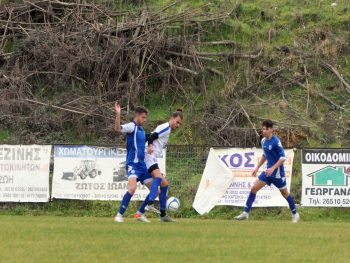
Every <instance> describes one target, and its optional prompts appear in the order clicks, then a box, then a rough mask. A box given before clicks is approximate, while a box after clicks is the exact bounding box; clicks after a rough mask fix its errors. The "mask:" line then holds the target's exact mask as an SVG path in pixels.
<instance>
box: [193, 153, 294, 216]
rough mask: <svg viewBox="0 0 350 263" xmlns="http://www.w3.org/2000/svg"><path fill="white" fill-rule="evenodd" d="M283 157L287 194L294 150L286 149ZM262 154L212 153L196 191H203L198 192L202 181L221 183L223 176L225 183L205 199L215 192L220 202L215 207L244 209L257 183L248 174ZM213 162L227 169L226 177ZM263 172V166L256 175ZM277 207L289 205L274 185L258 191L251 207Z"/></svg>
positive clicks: (198, 209)
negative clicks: (229, 206)
mask: <svg viewBox="0 0 350 263" xmlns="http://www.w3.org/2000/svg"><path fill="white" fill-rule="evenodd" d="M285 153H286V157H287V159H286V161H285V162H284V166H285V175H286V181H287V186H288V190H290V184H291V178H292V168H293V159H294V152H293V150H291V149H288V150H285ZM262 154H263V150H262V149H256V148H252V149H248V148H247V149H241V148H228V149H213V150H211V152H210V154H209V156H208V160H207V166H209V167H206V168H205V171H204V173H203V176H202V181H201V183H200V187H199V189H198V191H202V190H203V189H202V188H201V184H204V181H203V179H204V178H206V180H207V182H208V180H212V181H215V180H217V179H220V180H221V177H223V176H226V178H227V179H226V180H225V184H223V185H221V186H220V187H216V188H214V189H211V192H210V194H208V196H207V198H210V196H214V194H213V193H212V192H216V195H221V198H220V199H219V200H218V201H217V203H216V204H217V205H231V206H242V207H243V206H245V203H246V200H247V198H248V195H249V192H250V189H251V187H252V186H253V184H254V182H255V180H256V177H252V176H251V173H252V171H253V170H254V168H255V167H256V165H257V164H258V162H259V160H260V158H261V157H262ZM213 158H214V159H219V160H220V162H221V163H222V164H223V165H224V166H225V167H226V170H228V171H229V174H227V172H226V171H225V172H223V171H222V169H221V170H218V168H217V164H216V167H214V163H215V162H212V159H213ZM264 170H266V163H265V165H263V166H262V167H261V169H260V170H259V173H258V175H259V174H260V173H261V172H263V171H264ZM207 193H209V192H207ZM202 195H203V194H202ZM216 195H215V196H216ZM196 197H197V196H196ZM196 202H198V201H195V203H196ZM277 206H288V203H287V201H286V200H285V199H284V198H283V197H282V195H281V193H280V191H279V190H278V189H277V188H276V187H275V186H274V185H271V186H268V185H266V186H265V187H264V188H263V189H261V190H260V191H259V192H258V194H257V196H256V199H255V202H254V204H253V207H277ZM196 210H197V211H201V210H200V208H196Z"/></svg>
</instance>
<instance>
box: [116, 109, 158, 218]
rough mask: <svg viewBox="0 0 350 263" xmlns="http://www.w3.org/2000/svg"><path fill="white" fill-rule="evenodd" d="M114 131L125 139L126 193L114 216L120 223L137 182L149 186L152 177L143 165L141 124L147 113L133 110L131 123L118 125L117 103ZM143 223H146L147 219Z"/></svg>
mask: <svg viewBox="0 0 350 263" xmlns="http://www.w3.org/2000/svg"><path fill="white" fill-rule="evenodd" d="M115 111H116V118H115V131H116V132H117V133H123V134H125V135H126V137H127V145H126V148H127V153H126V170H127V176H128V191H127V192H126V193H125V195H124V197H123V200H122V202H121V204H120V208H119V211H118V213H117V215H116V216H115V218H114V220H115V221H116V222H119V223H122V222H123V221H124V220H123V214H124V212H125V210H126V209H127V207H128V205H129V203H130V199H131V198H132V196H133V195H134V193H135V191H136V187H137V182H138V181H140V182H141V183H142V184H146V185H148V187H150V186H151V182H152V176H151V175H150V174H149V173H148V171H147V167H146V164H145V161H144V159H145V142H146V134H145V131H144V130H143V128H142V124H143V123H144V122H145V121H146V119H147V115H148V111H147V110H146V109H145V108H143V107H137V108H136V109H135V118H134V120H133V121H132V122H129V123H127V124H124V125H120V113H121V107H120V105H119V103H118V102H116V103H115ZM145 221H148V220H147V218H146V220H145Z"/></svg>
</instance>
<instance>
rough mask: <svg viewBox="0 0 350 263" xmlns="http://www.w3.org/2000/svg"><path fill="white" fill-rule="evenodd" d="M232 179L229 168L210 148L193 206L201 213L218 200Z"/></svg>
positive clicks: (207, 211)
mask: <svg viewBox="0 0 350 263" xmlns="http://www.w3.org/2000/svg"><path fill="white" fill-rule="evenodd" d="M232 180H233V174H232V173H231V171H230V169H229V168H228V167H227V166H226V165H225V164H224V163H223V162H222V161H221V160H220V159H219V157H218V156H217V153H216V152H215V150H214V149H213V148H211V149H210V152H209V155H208V159H207V163H206V165H205V169H204V172H203V176H202V179H201V181H200V183H199V186H198V190H197V193H196V197H195V199H194V202H193V208H194V209H196V211H197V212H198V213H199V214H201V215H203V214H205V213H209V212H210V210H211V209H213V207H214V206H215V205H216V204H217V203H218V202H219V201H220V199H221V197H222V194H223V193H224V192H225V191H226V189H227V187H228V186H229V185H230V183H231V181H232Z"/></svg>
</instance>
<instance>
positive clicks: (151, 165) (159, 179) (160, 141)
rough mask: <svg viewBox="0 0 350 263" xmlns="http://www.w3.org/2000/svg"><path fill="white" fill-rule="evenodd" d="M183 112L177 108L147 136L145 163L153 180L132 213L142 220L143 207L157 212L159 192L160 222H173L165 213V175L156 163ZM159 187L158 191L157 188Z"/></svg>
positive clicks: (177, 126) (166, 185)
mask: <svg viewBox="0 0 350 263" xmlns="http://www.w3.org/2000/svg"><path fill="white" fill-rule="evenodd" d="M182 119H183V114H182V110H181V109H178V110H177V111H176V112H173V113H172V114H171V116H170V120H169V121H168V122H166V123H163V124H161V125H159V126H158V127H157V128H156V129H155V130H154V131H153V132H152V133H151V135H150V136H149V137H148V140H147V152H146V154H145V163H146V166H147V169H148V172H149V173H150V174H151V175H152V177H153V182H152V185H151V188H150V193H149V195H148V196H147V197H146V199H145V201H144V202H143V203H142V205H141V207H140V208H139V210H138V211H137V213H136V214H135V215H134V217H135V219H137V220H139V221H143V219H144V218H145V216H144V215H143V214H144V212H145V207H146V206H147V205H148V206H147V208H148V210H150V211H152V212H159V211H158V210H157V209H156V208H155V207H154V200H155V199H156V197H157V195H158V192H159V208H160V220H161V221H162V222H173V221H174V220H173V219H171V218H170V217H169V216H167V215H166V200H167V191H168V187H169V186H168V182H167V180H166V179H165V176H164V175H163V174H162V172H161V170H160V169H159V165H158V158H160V157H162V155H163V150H164V149H166V147H167V144H168V140H169V136H170V133H171V132H172V131H174V130H176V129H178V128H179V127H180V126H181V124H182ZM158 188H160V191H159V190H158Z"/></svg>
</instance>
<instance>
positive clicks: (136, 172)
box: [126, 162, 152, 184]
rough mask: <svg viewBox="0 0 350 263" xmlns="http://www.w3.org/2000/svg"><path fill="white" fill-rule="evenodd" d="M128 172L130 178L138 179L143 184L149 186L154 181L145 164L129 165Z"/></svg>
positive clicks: (127, 166)
mask: <svg viewBox="0 0 350 263" xmlns="http://www.w3.org/2000/svg"><path fill="white" fill-rule="evenodd" d="M126 172H127V175H128V178H133V177H135V178H137V181H138V182H140V183H141V184H147V183H149V182H151V181H152V176H151V174H150V173H149V172H148V169H147V167H146V164H145V163H144V162H139V163H129V164H127V165H126Z"/></svg>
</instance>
